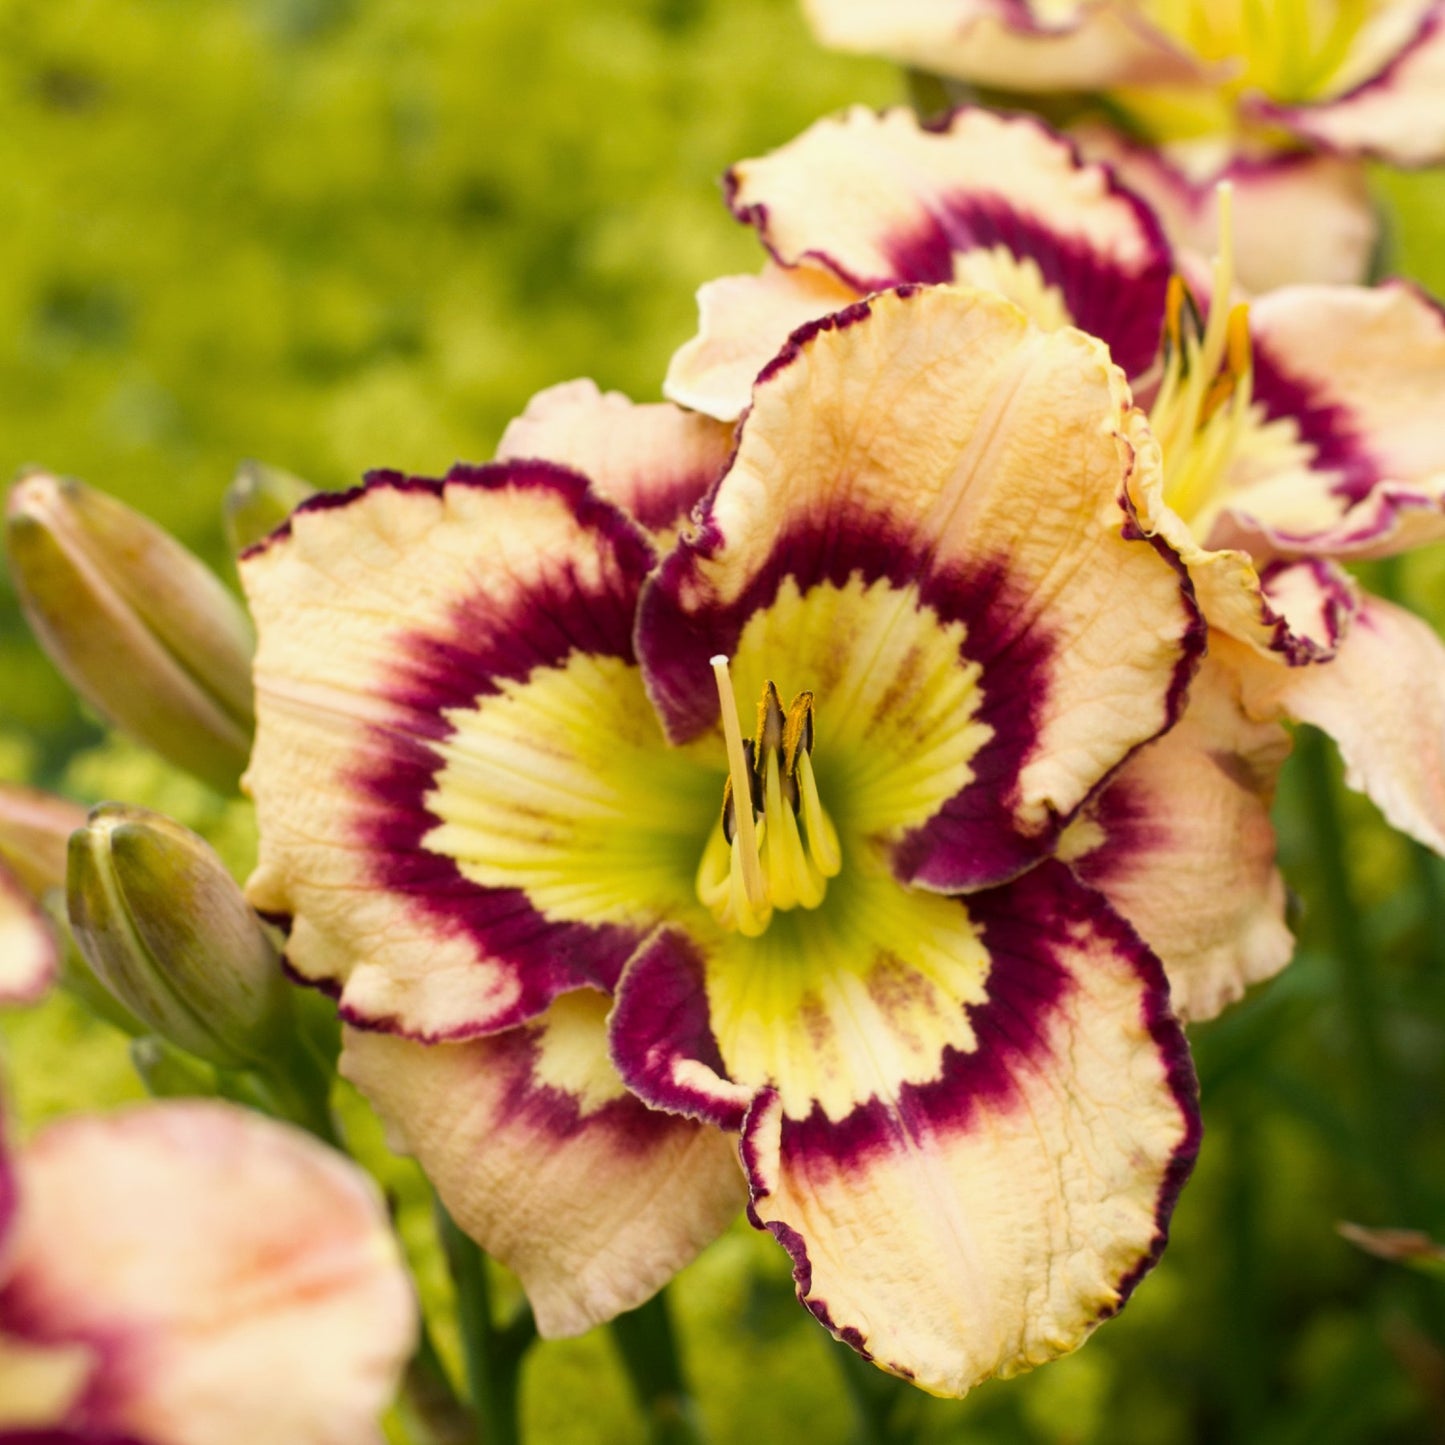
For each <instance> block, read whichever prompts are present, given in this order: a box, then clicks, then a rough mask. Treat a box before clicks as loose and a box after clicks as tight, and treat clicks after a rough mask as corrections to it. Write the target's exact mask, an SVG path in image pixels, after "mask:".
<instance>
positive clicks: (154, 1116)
mask: <svg viewBox="0 0 1445 1445" xmlns="http://www.w3.org/2000/svg"><path fill="white" fill-rule="evenodd" d="M19 1177H20V1188H21V1196H22V1199H23V1209H22V1211H21V1214H20V1216H19V1220H18V1223H17V1225H16V1230H15V1237H14V1253H13V1258H12V1268H11V1272H10V1275H9V1278H8V1279H7V1281H6V1284H5V1286H4V1289H3V1291H0V1326H3V1328H5V1329H6V1330H8V1331H10V1332H11V1333H12V1334H15V1333H19V1334H20V1335H21V1337H22V1338H29V1339H32V1340H39V1341H43V1342H45V1343H47V1344H50V1345H58V1344H81V1345H89V1346H91V1347H92V1348H94V1349H95V1350H96V1351H97V1354H98V1357H99V1362H98V1364H97V1366H96V1369H95V1372H94V1374H93V1375H92V1377H91V1379H90V1380H89V1381H88V1382H87V1385H86V1388H85V1391H84V1393H83V1395H82V1396H81V1397H80V1399H79V1400H78V1401H77V1402H76V1403H75V1404H73V1405H72V1407H71V1409H70V1412H69V1415H68V1417H67V1418H66V1419H65V1420H63V1421H57V1422H55V1423H57V1424H64V1425H66V1426H69V1427H71V1428H81V1429H93V1430H96V1431H98V1432H101V1433H105V1432H116V1433H130V1432H134V1433H135V1434H136V1435H137V1436H140V1437H141V1438H143V1439H145V1440H147V1441H149V1442H151V1445H255V1442H256V1441H258V1440H276V1441H281V1440H284V1441H286V1442H288V1445H293V1442H294V1445H359V1442H363V1441H377V1442H379V1441H380V1438H381V1437H380V1432H379V1430H378V1428H377V1424H376V1421H377V1416H378V1414H379V1413H380V1411H381V1409H382V1407H383V1406H384V1405H385V1404H386V1403H387V1401H388V1400H389V1399H390V1397H391V1394H392V1392H393V1390H394V1389H395V1387H396V1384H397V1381H398V1379H399V1376H400V1373H401V1368H402V1365H403V1364H404V1362H405V1360H406V1359H407V1357H408V1356H409V1354H410V1352H411V1348H412V1345H413V1342H414V1336H415V1316H416V1309H415V1303H414V1301H413V1298H412V1294H411V1288H410V1284H409V1282H408V1279H407V1276H406V1273H405V1271H404V1269H403V1268H402V1266H401V1262H400V1258H399V1255H398V1251H397V1249H396V1245H395V1243H394V1241H393V1239H392V1236H391V1233H390V1229H389V1227H388V1224H387V1218H386V1211H385V1207H384V1205H383V1203H382V1200H381V1198H380V1196H379V1195H378V1194H377V1192H376V1190H375V1188H374V1187H373V1186H372V1184H371V1183H370V1181H369V1180H368V1179H367V1178H366V1177H365V1175H363V1174H362V1173H361V1171H360V1170H359V1169H357V1168H356V1167H355V1166H353V1165H352V1164H351V1163H350V1162H349V1161H346V1160H343V1159H342V1158H341V1157H340V1156H338V1155H336V1154H334V1153H332V1152H331V1151H329V1150H327V1149H324V1148H323V1147H321V1146H320V1145H318V1144H316V1143H315V1142H314V1141H313V1140H311V1139H310V1138H308V1137H307V1136H305V1135H303V1134H301V1133H299V1132H298V1131H296V1130H294V1129H292V1128H290V1127H288V1126H285V1125H280V1124H276V1123H274V1122H272V1121H270V1120H268V1119H264V1118H262V1117H260V1116H259V1115H255V1114H251V1113H247V1112H245V1111H243V1110H240V1109H235V1108H232V1107H231V1106H229V1105H224V1104H217V1103H212V1102H206V1103H196V1102H186V1103H174V1102H173V1103H166V1104H152V1105H144V1106H140V1107H137V1108H133V1109H129V1110H125V1111H122V1112H119V1113H116V1114H111V1115H107V1116H91V1117H85V1116H75V1117H72V1118H69V1119H66V1120H64V1121H62V1122H60V1123H58V1124H54V1125H52V1126H51V1127H50V1128H48V1129H47V1130H45V1131H43V1132H42V1133H41V1134H40V1135H38V1136H37V1137H36V1138H35V1140H34V1141H33V1142H32V1143H31V1144H30V1145H28V1146H27V1148H26V1149H25V1150H24V1152H23V1153H22V1155H21V1156H20V1160H19Z"/></svg>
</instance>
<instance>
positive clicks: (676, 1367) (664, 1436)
mask: <svg viewBox="0 0 1445 1445" xmlns="http://www.w3.org/2000/svg"><path fill="white" fill-rule="evenodd" d="M610 1328H611V1331H612V1341H613V1343H614V1344H615V1345H616V1346H617V1353H618V1355H619V1356H620V1357H621V1359H622V1365H623V1368H624V1369H625V1370H626V1371H627V1378H628V1381H629V1383H630V1384H631V1386H632V1390H633V1393H634V1395H636V1397H637V1403H638V1404H639V1405H640V1406H641V1407H642V1413H643V1416H644V1418H645V1419H646V1421H647V1439H648V1441H649V1442H651V1445H701V1442H702V1441H703V1439H704V1438H705V1436H704V1434H703V1430H702V1425H701V1422H700V1420H699V1418H698V1412H697V1404H696V1402H695V1401H694V1400H693V1398H692V1395H691V1392H690V1391H689V1390H688V1386H687V1380H686V1377H685V1375H684V1373H683V1368H682V1358H681V1356H680V1354H679V1353H678V1348H677V1340H676V1337H675V1335H674V1332H673V1328H672V1316H671V1311H670V1310H669V1309H668V1306H667V1292H666V1291H665V1290H663V1291H661V1292H659V1293H658V1294H655V1295H653V1297H652V1298H651V1299H650V1300H648V1301H647V1303H646V1304H643V1305H639V1306H638V1308H637V1309H635V1310H629V1311H628V1312H627V1313H626V1314H622V1315H618V1316H617V1318H616V1319H614V1320H613V1321H612V1323H611V1326H610Z"/></svg>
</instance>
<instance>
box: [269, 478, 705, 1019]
mask: <svg viewBox="0 0 1445 1445" xmlns="http://www.w3.org/2000/svg"><path fill="white" fill-rule="evenodd" d="M652 559H653V553H652V549H651V547H650V545H649V544H648V543H647V542H646V540H645V539H644V537H643V535H642V534H641V533H640V532H639V531H638V530H637V529H636V527H635V526H634V524H633V523H632V522H630V521H629V520H628V519H627V518H626V517H625V515H624V514H623V513H622V512H621V511H620V510H618V509H617V508H616V507H615V506H614V505H613V504H612V503H609V502H606V501H604V500H603V499H601V498H599V497H598V496H596V495H595V494H594V493H593V492H592V491H591V490H590V488H589V487H588V485H587V484H586V482H585V481H584V479H583V478H582V477H581V476H579V475H577V474H576V473H574V472H568V471H565V470H563V469H561V468H558V467H555V466H552V465H550V464H547V463H542V462H509V463H503V464H499V465H497V466H493V467H485V468H481V469H477V470H467V469H460V470H459V471H457V472H455V473H454V474H453V475H452V477H451V478H449V479H448V480H447V481H446V482H445V483H438V482H425V481H419V480H414V479H408V478H402V477H395V476H387V475H383V476H380V477H378V478H376V479H374V480H373V481H372V482H371V483H370V485H369V486H368V487H367V488H366V489H364V490H362V491H360V492H355V493H350V494H347V495H345V496H341V497H334V496H332V497H325V498H318V499H317V501H316V502H314V503H310V504H307V505H306V506H303V507H302V508H301V509H300V510H299V511H298V512H297V513H296V514H295V515H294V516H293V518H292V521H291V523H290V525H289V531H287V532H285V533H282V534H278V535H277V536H276V537H275V538H274V539H273V540H272V541H271V542H270V543H269V544H267V545H265V546H263V547H261V548H259V549H256V550H253V552H252V553H250V554H249V555H248V557H247V558H246V559H245V561H244V562H243V578H244V581H245V584H246V587H247V591H248V595H249V597H250V599H251V604H252V608H253V611H254V613H255V616H256V619H257V625H258V631H259V634H260V647H259V651H258V654H257V663H256V689H257V706H258V717H259V727H258V733H257V740H256V750H255V753H254V755H253V757H252V759H251V766H250V769H249V772H248V774H247V782H248V786H249V788H250V790H251V792H252V793H253V795H254V796H255V799H256V805H257V818H258V822H259V825H260V833H261V846H260V862H259V866H258V868H257V871H256V873H255V875H254V876H253V877H252V879H251V882H250V885H249V893H250V897H251V900H252V902H253V903H254V904H255V906H256V907H257V908H259V909H260V910H261V911H262V912H263V913H267V914H272V915H277V914H279V915H285V916H290V917H291V918H293V919H294V926H293V928H292V930H291V935H290V940H289V945H288V950H287V957H288V961H289V963H290V965H291V967H292V968H293V969H294V970H295V971H296V972H297V973H298V974H299V975H300V976H301V977H303V978H305V979H307V980H311V981H314V982H318V983H322V984H324V985H327V986H330V987H333V988H339V991H340V995H341V1009H342V1014H343V1017H345V1018H347V1019H348V1020H349V1021H351V1022H357V1023H364V1024H367V1025H369V1026H373V1027H385V1028H390V1029H395V1030H397V1031H400V1032H407V1033H410V1034H412V1035H414V1036H418V1037H424V1038H430V1039H437V1038H455V1037H461V1036H470V1035H473V1034H476V1033H482V1032H488V1031H490V1030H492V1029H496V1028H501V1027H506V1026H509V1025H510V1024H513V1023H517V1022H520V1021H521V1020H523V1019H525V1018H528V1017H531V1016H533V1015H534V1014H536V1013H538V1012H540V1011H541V1010H542V1009H543V1008H545V1007H546V1005H547V1003H548V1002H549V1001H550V1000H551V999H552V998H553V997H554V996H555V995H556V994H557V993H559V992H564V991H566V990H568V989H571V988H575V987H578V986H579V985H591V984H600V985H601V986H603V987H607V986H610V983H611V981H612V980H614V979H615V977H616V975H617V973H618V972H619V971H620V970H621V967H622V964H623V963H624V962H625V961H626V959H627V957H628V955H629V954H630V953H631V952H632V950H633V948H635V947H636V946H637V944H638V943H639V942H640V941H641V939H642V937H644V936H645V934H646V933H647V932H648V931H649V930H650V928H651V927H652V926H653V924H654V923H655V921H656V909H655V908H654V907H653V906H652V905H653V904H654V903H655V902H656V898H655V895H656V893H657V889H658V888H661V889H662V892H663V894H664V896H665V897H666V896H670V895H669V894H668V893H667V887H666V884H667V881H668V879H669V878H670V876H671V874H670V873H669V872H668V870H667V869H666V868H653V867H652V864H653V863H654V862H656V861H657V860H656V856H655V854H656V850H657V849H658V848H661V847H662V846H663V843H664V842H665V841H666V839H665V836H664V835H665V828H663V827H662V826H661V825H659V827H657V828H654V827H653V826H652V822H653V820H652V818H651V817H650V814H649V809H651V808H653V807H654V805H655V806H657V807H660V808H661V810H662V816H663V818H664V820H665V819H666V817H667V816H668V815H669V812H676V811H677V809H676V808H672V809H669V807H668V800H669V798H670V797H672V796H673V794H675V793H676V791H677V789H675V788H674V787H673V785H674V783H675V782H676V783H678V784H679V786H680V787H681V789H682V791H683V792H686V786H687V784H688V781H689V779H688V777H687V776H686V775H685V772H686V770H685V768H684V770H683V775H681V776H680V775H679V768H682V767H683V764H682V761H681V760H680V759H678V758H677V757H675V756H673V755H672V754H671V753H670V752H669V750H667V749H665V748H664V747H663V746H662V739H661V734H660V732H659V730H658V726H657V723H656V721H655V719H654V718H653V716H652V712H651V709H650V707H649V706H648V703H647V700H646V697H645V696H644V694H643V691H642V685H641V679H640V676H639V674H638V672H637V668H636V666H635V665H634V662H633V658H632V627H633V617H634V611H635V605H636V595H637V588H638V585H639V583H640V581H641V578H642V576H643V574H644V573H645V571H646V570H647V568H648V567H649V566H650V565H651V563H652ZM631 783H635V784H636V786H637V787H638V788H641V789H642V790H643V791H642V792H640V793H635V792H629V785H630V784H631ZM719 783H720V773H719V775H717V776H711V775H709V776H704V777H703V778H702V780H701V782H699V783H698V784H697V789H700V790H701V791H700V792H698V797H699V799H700V800H701V801H700V802H699V804H698V806H699V807H701V808H703V815H704V818H706V817H708V816H710V814H711V812H712V810H714V809H715V808H716V806H717V802H716V799H717V791H716V789H717V786H718V785H719ZM654 785H655V786H654ZM649 787H651V788H652V791H648V789H649ZM669 789H672V793H669V792H668V791H666V790H669ZM697 789H695V790H694V791H697ZM559 820H560V822H559ZM684 824H685V825H686V826H687V827H691V820H690V818H688V819H684ZM558 827H560V828H561V829H562V830H563V834H564V837H563V838H561V839H559V837H558V836H557V834H556V829H557V828H558ZM706 828H707V822H706V821H704V822H701V823H698V824H697V825H696V827H695V829H693V831H695V832H696V834H697V836H698V837H699V838H703V837H705V836H706ZM649 839H651V840H652V845H653V852H652V853H648V852H647V848H646V846H645V845H647V844H648V840H649ZM629 840H631V841H636V843H637V847H636V848H633V847H632V846H631V842H630V841H629ZM584 852H585V854H586V860H585V861H586V863H587V865H588V866H589V867H591V866H592V865H598V866H600V867H601V869H602V872H601V873H600V874H598V875H597V876H596V877H595V878H594V877H593V875H592V874H591V873H587V872H586V871H585V870H584V869H581V868H579V867H577V866H574V865H576V864H577V860H578V856H579V854H580V853H584ZM644 854H645V855H646V856H644ZM614 863H615V865H616V866H615V867H614V866H613V864H614ZM693 866H694V864H693V862H692V861H685V862H679V863H677V865H676V869H675V870H674V871H677V872H678V874H679V877H681V878H682V879H683V882H682V883H681V884H679V885H678V889H675V890H674V892H676V891H679V890H680V891H681V892H682V893H683V894H685V895H686V896H687V897H688V898H689V899H690V898H691V883H690V870H691V868H692V867H693ZM639 880H640V881H639ZM649 880H650V884H649V886H652V885H655V886H652V891H651V892H644V891H639V890H640V889H641V887H642V884H643V883H647V882H649ZM594 883H595V884H596V887H592V884H594ZM634 884H636V885H637V886H636V887H634ZM589 889H590V892H589ZM582 894H587V895H588V896H586V897H583V896H580V895H582Z"/></svg>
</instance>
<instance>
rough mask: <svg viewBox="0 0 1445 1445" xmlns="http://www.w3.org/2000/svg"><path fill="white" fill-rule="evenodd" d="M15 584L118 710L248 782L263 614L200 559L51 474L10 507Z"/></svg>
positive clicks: (74, 663)
mask: <svg viewBox="0 0 1445 1445" xmlns="http://www.w3.org/2000/svg"><path fill="white" fill-rule="evenodd" d="M6 542H7V547H8V551H9V556H10V570H11V576H12V577H13V579H14V582H15V590H16V591H17V592H18V593H19V595H20V601H21V604H22V606H23V607H24V608H25V614H26V616H27V617H28V618H29V620H30V625H31V627H32V628H33V629H34V631H35V635H36V636H37V637H38V638H39V639H40V642H41V644H42V645H43V646H44V648H45V650H46V651H47V652H48V653H49V654H50V658H51V660H52V661H53V662H54V663H55V665H56V666H57V667H58V668H59V669H60V671H61V672H62V673H63V674H64V675H65V677H66V678H67V679H68V681H69V682H70V684H71V686H72V687H74V688H75V690H76V691H77V692H78V693H79V694H80V695H81V696H82V697H83V698H85V700H86V701H87V702H89V703H90V704H91V705H92V706H93V707H94V708H95V709H96V710H97V711H98V712H100V713H101V714H102V715H103V716H104V717H106V718H107V719H109V720H110V721H111V722H113V723H114V724H115V725H116V726H117V727H119V728H122V729H123V730H124V731H126V732H128V733H130V734H132V736H134V737H136V738H138V739H139V740H140V741H141V742H143V743H145V744H146V745H147V746H148V747H151V748H154V749H155V751H156V752H158V753H160V755H161V756H162V757H164V758H166V759H167V760H168V761H169V762H172V763H174V764H176V766H177V767H181V768H185V769H186V770H187V771H188V772H191V773H194V774H195V775H196V776H197V777H199V778H201V779H203V780H204V781H205V782H207V783H209V784H211V786H212V787H216V788H219V789H221V790H222V791H234V789H235V787H236V783H237V779H238V778H239V777H240V775H241V771H242V769H244V767H245V765H246V759H247V756H248V754H249V752H250V747H251V734H252V731H253V730H254V726H255V720H254V715H253V712H252V705H251V652H252V649H253V646H254V644H253V639H252V633H251V627H250V622H249V620H248V619H247V617H246V613H245V610H244V609H243V608H242V606H241V604H240V602H239V601H238V600H237V599H236V598H235V597H234V596H233V595H232V594H231V593H230V592H229V591H228V590H227V589H226V587H225V586H223V585H222V583H221V581H220V579H219V578H217V577H216V576H215V575H214V574H213V573H211V572H210V571H209V570H208V569H207V568H206V567H205V566H204V564H203V563H202V562H201V561H200V559H199V558H197V557H195V556H193V555H192V554H191V553H190V552H188V551H186V549H185V548H184V547H182V546H181V544H180V543H179V542H177V541H176V540H175V539H174V538H173V537H171V536H170V535H169V534H168V533H167V532H165V531H163V530H162V529H161V528H160V527H157V526H156V525H155V523H153V522H150V521H148V520H147V519H146V518H144V517H142V516H141V515H140V514H139V513H138V512H134V511H132V510H131V509H130V508H129V507H127V506H125V505H123V504H122V503H120V502H117V501H116V500H115V499H114V498H112V497H107V496H105V495H104V494H102V493H100V492H96V491H92V490H91V489H90V488H89V487H85V486H82V485H81V484H80V483H79V482H72V481H62V480H60V479H59V478H56V477H53V476H50V475H48V474H47V473H44V472H35V473H32V474H31V475H29V476H26V477H22V478H21V480H20V481H18V482H17V483H16V484H15V486H14V487H13V488H12V489H11V492H10V500H9V505H8V507H7V509H6Z"/></svg>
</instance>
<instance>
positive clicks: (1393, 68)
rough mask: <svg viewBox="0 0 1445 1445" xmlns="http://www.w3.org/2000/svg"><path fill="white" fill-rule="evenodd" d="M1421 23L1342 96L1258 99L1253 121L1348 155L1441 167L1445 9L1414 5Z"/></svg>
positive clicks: (1444, 130)
mask: <svg viewBox="0 0 1445 1445" xmlns="http://www.w3.org/2000/svg"><path fill="white" fill-rule="evenodd" d="M1399 8H1400V9H1402V10H1405V9H1407V8H1413V9H1417V10H1419V11H1420V12H1421V18H1420V21H1419V23H1418V25H1417V26H1416V28H1415V30H1414V33H1413V34H1412V35H1410V37H1409V38H1408V40H1407V41H1406V43H1405V44H1404V45H1403V46H1402V47H1400V48H1399V49H1397V50H1396V51H1395V53H1394V54H1393V55H1392V56H1390V57H1388V58H1386V57H1383V56H1381V57H1379V58H1377V59H1376V60H1375V62H1374V63H1373V64H1372V66H1371V73H1370V74H1369V75H1368V76H1367V77H1366V78H1364V79H1362V80H1361V81H1360V82H1359V83H1358V84H1356V85H1354V86H1352V87H1351V88H1350V89H1348V90H1346V91H1345V92H1343V93H1342V94H1340V95H1335V96H1331V97H1330V98H1328V99H1325V100H1321V101H1318V102H1316V103H1314V104H1310V105H1277V104H1272V103H1271V102H1269V101H1267V100H1263V99H1261V100H1258V101H1257V102H1256V103H1255V104H1254V105H1253V106H1252V107H1251V110H1252V117H1253V118H1254V119H1257V120H1260V121H1263V122H1265V123H1266V124H1275V125H1282V126H1284V127H1285V128H1286V129H1287V130H1291V131H1293V132H1294V133H1295V134H1296V135H1298V136H1302V137H1303V138H1304V139H1306V140H1308V141H1311V142H1313V143H1314V144H1315V145H1318V146H1322V147H1324V148H1325V149H1327V150H1330V151H1335V152H1338V153H1341V154H1343V155H1348V156H1369V157H1371V158H1373V159H1376V160H1383V161H1390V162H1392V163H1393V164H1395V165H1401V166H1428V165H1435V164H1438V163H1439V162H1440V160H1441V159H1442V157H1445V5H1442V4H1440V3H1438V0H1433V3H1429V4H1424V5H1417V6H1414V7H1404V6H1401V7H1399Z"/></svg>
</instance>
